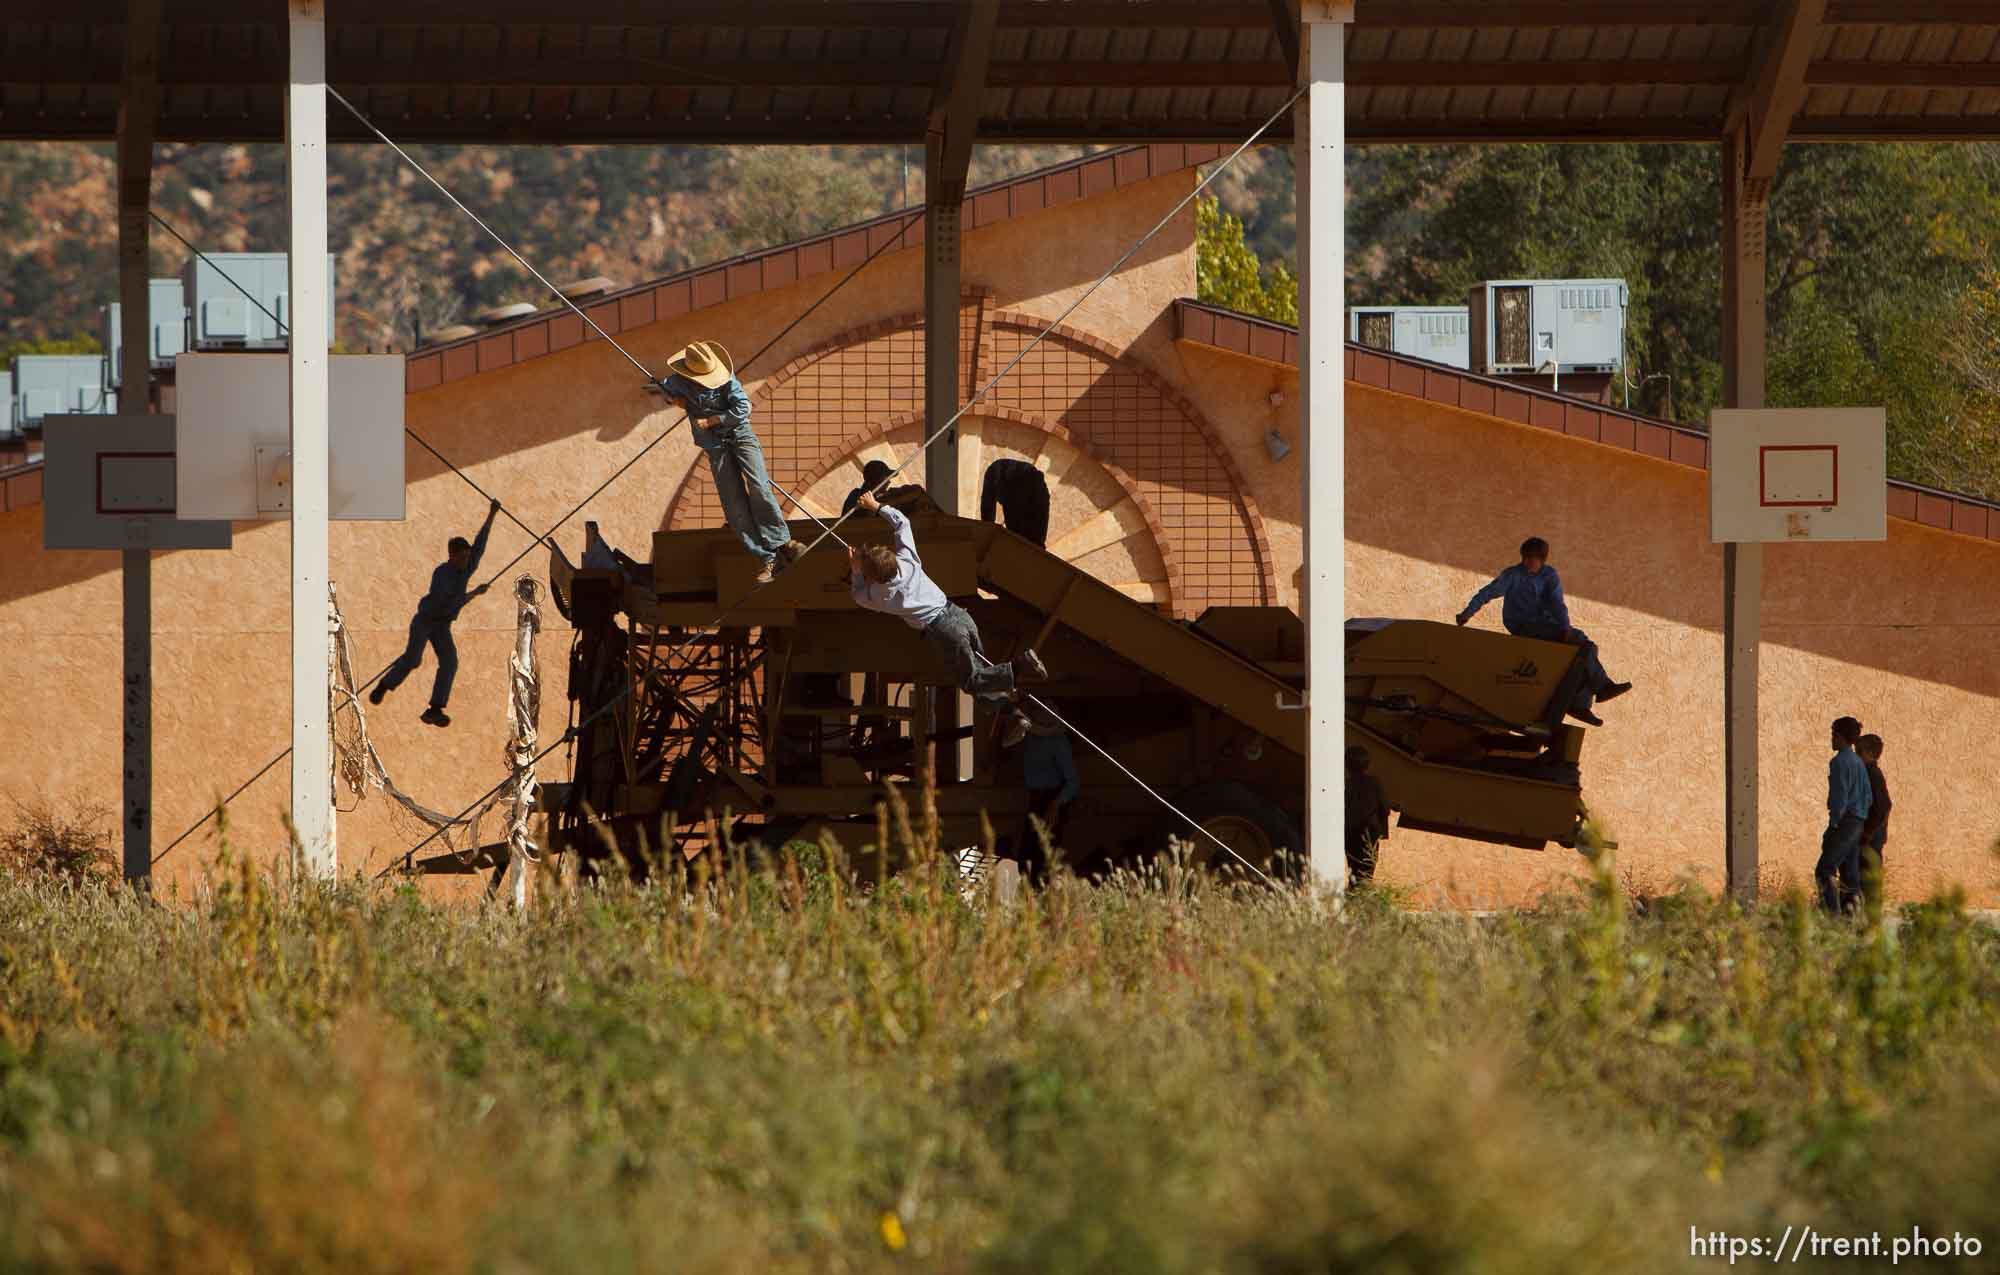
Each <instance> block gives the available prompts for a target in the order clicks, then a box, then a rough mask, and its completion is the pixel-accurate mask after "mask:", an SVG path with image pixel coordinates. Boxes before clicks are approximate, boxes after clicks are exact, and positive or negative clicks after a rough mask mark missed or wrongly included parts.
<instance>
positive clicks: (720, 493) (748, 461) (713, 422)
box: [659, 341, 805, 584]
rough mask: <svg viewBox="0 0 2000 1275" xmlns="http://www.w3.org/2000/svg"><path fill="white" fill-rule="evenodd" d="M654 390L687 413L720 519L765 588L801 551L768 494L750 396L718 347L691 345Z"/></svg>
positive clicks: (706, 343) (726, 354) (673, 361)
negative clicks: (703, 457)
mask: <svg viewBox="0 0 2000 1275" xmlns="http://www.w3.org/2000/svg"><path fill="white" fill-rule="evenodd" d="M667 367H668V369H669V374H668V375H666V376H663V377H661V378H660V381H659V386H660V391H661V392H662V393H663V394H665V395H666V396H667V397H668V398H670V399H672V400H674V401H675V402H677V403H679V404H680V405H681V406H682V407H684V408H686V409H687V414H688V423H689V424H690V425H691V426H692V427H693V428H692V429H691V430H690V431H689V432H690V433H691V434H693V436H694V441H695V445H696V446H697V447H699V448H701V450H702V452H703V454H704V455H706V456H707V457H708V472H709V473H710V474H711V475H712V476H713V477H714V479H715V495H716V498H717V499H718V500H720V501H721V502H722V516H723V518H725V519H726V520H727V521H728V523H729V527H730V530H732V531H734V532H735V533H736V534H737V536H738V537H739V538H741V540H742V541H743V547H744V548H745V549H748V550H749V551H750V556H751V557H753V558H755V559H757V562H758V564H759V565H758V571H757V583H758V584H768V583H770V581H771V579H772V578H773V577H774V576H775V575H776V574H777V572H778V569H779V568H780V567H785V566H790V565H791V563H792V560H793V559H794V558H796V557H798V555H799V554H800V553H802V552H803V551H804V548H805V546H803V545H801V544H799V543H798V542H797V541H796V540H793V539H792V531H791V528H790V527H788V526H786V525H785V515H784V511H782V510H780V509H779V508H778V502H777V500H775V499H774V498H773V497H772V495H771V475H770V473H769V471H768V470H766V469H765V467H764V448H763V445H762V444H760V443H759V442H758V441H757V434H756V431H754V430H752V429H751V428H750V396H749V395H748V394H745V393H744V392H743V386H742V383H741V382H739V381H738V380H737V379H736V365H735V364H734V363H732V362H731V361H730V358H729V351H728V350H725V349H723V348H722V343H721V342H720V341H695V342H692V343H690V344H689V345H688V346H687V347H686V348H685V349H682V350H679V351H677V352H675V354H674V356H673V357H672V358H670V359H668V360H667Z"/></svg>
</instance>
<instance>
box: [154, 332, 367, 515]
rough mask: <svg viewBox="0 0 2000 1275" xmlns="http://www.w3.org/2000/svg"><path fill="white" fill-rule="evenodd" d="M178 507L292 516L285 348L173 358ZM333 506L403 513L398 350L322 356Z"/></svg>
mask: <svg viewBox="0 0 2000 1275" xmlns="http://www.w3.org/2000/svg"><path fill="white" fill-rule="evenodd" d="M174 369H175V370H174V380H175V395H176V398H175V402H174V408H175V419H176V420H177V421H178V423H179V439H180V448H179V456H180V463H179V467H178V471H177V476H176V484H177V485H176V493H177V496H178V500H179V507H180V512H181V516H182V517H189V518H239V519H260V518H288V517H290V516H291V508H292V504H291V392H292V384H291V367H290V356H289V355H286V354H236V353H229V354H183V355H181V356H180V357H179V358H177V359H175V360H174ZM328 387H329V390H328V399H329V407H330V411H331V416H330V418H329V419H330V428H329V430H328V434H329V447H330V450H331V451H332V453H333V454H332V457H331V459H330V462H329V465H328V475H327V495H328V503H329V511H330V516H331V517H334V518H338V519H347V520H372V521H382V522H399V521H401V520H402V518H403V356H402V355H400V354H336V355H333V356H331V358H330V362H329V364H328Z"/></svg>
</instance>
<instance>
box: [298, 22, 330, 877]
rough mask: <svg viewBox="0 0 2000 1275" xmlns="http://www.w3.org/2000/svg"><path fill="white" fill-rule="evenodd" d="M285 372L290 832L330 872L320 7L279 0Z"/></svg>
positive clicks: (307, 860)
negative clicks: (286, 233)
mask: <svg viewBox="0 0 2000 1275" xmlns="http://www.w3.org/2000/svg"><path fill="white" fill-rule="evenodd" d="M288 5H289V10H290V18H291V21H290V31H291V75H290V83H289V85H288V86H287V88H286V101H285V165H286V192H287V196H288V199H289V203H290V212H291V235H290V244H289V247H288V251H289V252H290V254H291V255H290V271H291V275H290V277H291V310H290V313H289V314H287V315H286V318H287V319H288V320H289V321H290V323H291V329H292V331H291V365H292V366H291V371H292V832H293V835H294V836H295V837H297V839H298V847H299V857H300V862H299V863H298V864H297V865H296V866H297V867H298V870H299V873H300V876H301V877H302V878H304V877H315V878H320V879H327V880H330V879H332V878H333V877H335V876H337V875H338V874H339V867H338V865H337V864H336V862H335V860H334V847H333V789H332V784H331V776H332V774H333V743H332V738H331V735H330V734H329V727H328V721H327V673H326V659H327V633H326V598H327V593H326V586H327V574H328V572H327V338H328V332H327V322H326V292H327V287H328V283H327V277H326V244H327V231H326V6H325V4H324V0H288Z"/></svg>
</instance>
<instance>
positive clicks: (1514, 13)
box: [1354, 0, 1764, 28]
mask: <svg viewBox="0 0 2000 1275" xmlns="http://www.w3.org/2000/svg"><path fill="white" fill-rule="evenodd" d="M1763 13H1764V6H1763V5H1762V4H1760V3H1759V2H1758V0H1599V2H1598V3H1594V4H1592V3H1585V4H1579V3H1577V0H1359V3H1358V4H1356V5H1355V7H1354V25H1355V26H1356V27H1378V28H1379V27H1390V28H1397V27H1651V26H1669V25H1679V24H1687V25H1699V26H1734V27H1748V26H1755V25H1756V24H1757V22H1758V20H1759V19H1760V18H1762V17H1763Z"/></svg>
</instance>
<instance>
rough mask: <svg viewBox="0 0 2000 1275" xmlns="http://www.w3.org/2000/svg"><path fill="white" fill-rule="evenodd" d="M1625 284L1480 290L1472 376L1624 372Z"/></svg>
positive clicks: (1511, 285)
mask: <svg viewBox="0 0 2000 1275" xmlns="http://www.w3.org/2000/svg"><path fill="white" fill-rule="evenodd" d="M1626 297H1627V292H1626V288H1625V281H1624V280H1623V279H1500V280H1489V281H1488V282H1485V283H1476V284H1474V285H1473V286H1472V289H1471V291H1470V292H1469V293H1468V294H1467V296H1466V301H1467V308H1468V309H1469V310H1470V312H1471V327H1472V368H1471V370H1472V371H1474V372H1514V373H1536V372H1555V373H1557V374H1560V375H1563V376H1567V375H1569V374H1570V373H1572V372H1616V371H1619V370H1620V369H1622V368H1623V367H1624V366H1625V303H1626Z"/></svg>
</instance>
